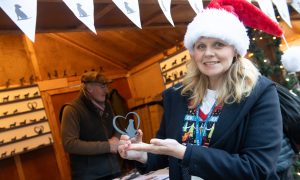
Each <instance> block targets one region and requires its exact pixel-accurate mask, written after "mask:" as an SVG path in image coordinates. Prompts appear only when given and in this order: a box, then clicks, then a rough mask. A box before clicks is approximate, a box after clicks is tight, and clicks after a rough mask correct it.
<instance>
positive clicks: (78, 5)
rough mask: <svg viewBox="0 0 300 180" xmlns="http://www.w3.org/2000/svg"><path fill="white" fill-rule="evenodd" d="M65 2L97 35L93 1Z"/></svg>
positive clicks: (77, 0) (72, 0) (66, 0)
mask: <svg viewBox="0 0 300 180" xmlns="http://www.w3.org/2000/svg"><path fill="white" fill-rule="evenodd" d="M63 2H64V3H65V4H66V5H67V6H68V7H69V8H70V10H71V11H72V12H73V13H74V15H75V16H76V17H77V18H78V19H79V20H80V21H81V22H82V23H83V24H85V25H86V26H87V27H88V28H89V29H90V30H91V31H93V32H94V33H95V34H97V32H96V29H95V24H94V2H93V0H63Z"/></svg>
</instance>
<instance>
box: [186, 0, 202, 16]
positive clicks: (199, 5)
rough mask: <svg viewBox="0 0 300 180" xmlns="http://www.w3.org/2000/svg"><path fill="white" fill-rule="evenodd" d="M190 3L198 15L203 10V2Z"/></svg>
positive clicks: (194, 1)
mask: <svg viewBox="0 0 300 180" xmlns="http://www.w3.org/2000/svg"><path fill="white" fill-rule="evenodd" d="M189 3H190V5H191V7H192V8H193V10H194V11H195V13H196V14H198V13H199V12H201V11H202V10H203V2H202V0H189Z"/></svg>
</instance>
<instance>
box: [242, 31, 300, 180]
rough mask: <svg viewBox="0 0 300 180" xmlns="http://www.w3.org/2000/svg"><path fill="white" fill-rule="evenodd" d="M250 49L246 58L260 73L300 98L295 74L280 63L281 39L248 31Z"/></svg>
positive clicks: (296, 170)
mask: <svg viewBox="0 0 300 180" xmlns="http://www.w3.org/2000/svg"><path fill="white" fill-rule="evenodd" d="M248 35H249V37H250V47H249V53H248V58H249V59H251V60H252V61H253V62H254V63H255V64H256V65H257V67H258V69H259V70H260V73H261V74H262V75H264V76H266V77H268V78H270V79H272V80H273V81H275V82H277V83H279V84H281V85H283V86H285V87H286V88H287V89H289V90H290V92H293V93H294V94H296V95H298V96H300V88H299V77H298V75H297V73H288V72H287V71H286V70H285V69H284V66H283V65H282V63H281V55H282V54H283V53H282V51H281V50H280V45H281V38H278V37H274V36H272V35H269V34H266V33H264V32H262V31H259V30H256V29H251V28H249V29H248ZM292 173H293V175H294V178H295V179H297V180H299V179H300V156H299V154H297V156H296V157H295V162H294V164H293V167H292Z"/></svg>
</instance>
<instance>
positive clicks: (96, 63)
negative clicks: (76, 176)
mask: <svg viewBox="0 0 300 180" xmlns="http://www.w3.org/2000/svg"><path fill="white" fill-rule="evenodd" d="M208 2H209V1H208V0H204V5H205V6H206V5H207V3H208ZM139 4H140V12H141V13H140V14H141V24H142V29H139V28H137V27H136V26H135V25H134V24H133V23H132V22H131V21H130V20H129V19H128V18H127V17H126V16H125V15H124V14H123V13H122V12H121V11H120V10H119V9H118V8H117V7H116V6H115V4H114V3H113V2H112V1H111V0H94V9H95V13H94V14H95V17H94V18H95V27H96V29H97V35H96V34H93V33H92V32H90V31H89V30H88V29H87V27H85V26H84V25H83V24H82V23H81V22H80V21H79V20H77V19H76V17H75V16H74V15H73V14H72V12H71V11H70V10H69V9H68V8H67V6H66V5H65V4H64V3H63V2H62V1H61V0H38V12H37V14H38V16H37V25H36V31H37V33H36V36H35V42H34V43H32V42H31V41H30V40H29V39H28V38H27V37H26V36H25V35H24V34H23V33H22V32H21V31H20V30H19V29H18V27H17V26H16V25H15V24H14V23H13V22H12V21H11V20H10V19H9V17H8V16H7V15H6V14H5V13H4V12H3V11H2V10H0V62H1V65H0V76H1V77H2V78H1V79H0V86H1V87H0V156H1V157H0V169H1V173H0V179H8V178H9V179H11V180H25V179H30V180H35V179H36V180H39V179H57V180H59V179H66V180H68V179H70V169H69V164H68V156H67V154H66V153H65V152H64V150H63V147H62V143H61V140H60V121H59V111H60V108H61V107H62V105H63V104H64V103H66V102H69V101H71V100H72V99H73V98H74V97H75V96H76V95H77V93H78V91H79V88H80V87H79V85H80V75H81V74H82V73H83V72H85V71H89V70H95V71H102V72H103V73H104V74H105V75H106V76H107V77H109V78H110V79H113V83H112V84H111V87H110V88H111V89H116V90H117V91H118V92H119V94H120V95H121V96H122V97H123V98H124V99H125V100H126V102H127V106H128V108H129V109H131V110H133V111H136V112H138V113H139V114H140V116H141V119H142V124H141V128H142V129H143V131H144V133H145V135H144V138H145V139H144V140H145V141H146V142H147V141H149V140H150V139H151V138H152V137H154V135H155V133H156V130H157V129H158V127H159V123H160V118H161V115H162V112H163V109H162V106H161V92H162V91H163V90H164V89H165V88H167V87H170V86H171V85H172V84H174V83H176V82H178V81H179V80H180V79H181V78H182V77H183V75H184V69H182V68H183V67H184V66H185V63H186V61H187V60H188V59H189V56H188V53H187V51H185V50H184V49H183V43H182V41H183V36H184V33H185V30H186V25H187V24H188V23H189V22H190V21H191V20H192V18H193V17H194V16H195V13H194V12H193V11H192V9H191V7H190V5H189V3H188V1H187V0H173V1H172V6H171V11H172V18H173V20H174V24H175V27H172V25H171V24H170V23H169V22H168V21H167V19H166V18H165V17H164V14H163V13H162V12H161V9H160V7H159V5H158V3H157V1H156V0H143V1H139ZM299 17H300V16H298V14H297V13H294V14H292V19H293V24H297V25H298V23H299ZM299 27H300V26H299ZM295 34H296V35H297V37H299V36H298V35H299V31H298V29H297V28H295V30H294V32H292V34H291V36H290V37H291V38H292V37H294V36H295ZM38 100H39V101H38ZM38 102H39V103H38ZM4 121H5V122H7V123H2V122H4ZM42 123H43V124H42ZM26 128H28V129H26ZM30 128H31V129H30ZM32 128H33V130H34V131H33V134H30V133H29V132H31V131H32ZM16 132H18V133H19V134H15V133H16ZM4 133H6V134H4ZM34 137H37V138H36V139H37V140H35V141H33V140H34V139H35V138H34ZM2 140H3V141H2ZM21 143H23V144H21ZM20 144H21V145H20ZM1 148H2V149H1ZM5 148H6V149H5Z"/></svg>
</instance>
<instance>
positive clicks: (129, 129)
mask: <svg viewBox="0 0 300 180" xmlns="http://www.w3.org/2000/svg"><path fill="white" fill-rule="evenodd" d="M131 114H132V115H134V116H135V117H136V119H137V127H136V129H135V128H134V120H133V119H129V120H128V121H129V122H128V126H127V128H125V131H123V130H121V129H120V128H119V127H118V126H117V125H116V121H117V120H118V119H120V120H127V117H128V116H129V115H131ZM113 126H114V128H115V130H116V131H118V132H119V133H120V134H122V135H127V136H129V137H130V138H133V137H134V136H135V134H136V131H137V129H139V127H140V116H139V115H138V114H137V113H136V112H129V113H127V114H126V116H125V117H124V116H120V115H118V116H115V117H114V119H113Z"/></svg>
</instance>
